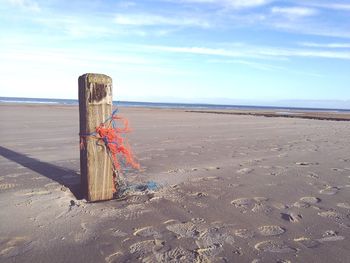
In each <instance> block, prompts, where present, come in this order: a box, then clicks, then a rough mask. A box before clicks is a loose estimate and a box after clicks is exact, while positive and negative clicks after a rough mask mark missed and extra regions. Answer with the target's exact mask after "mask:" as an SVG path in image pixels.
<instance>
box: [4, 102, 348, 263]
mask: <svg viewBox="0 0 350 263" xmlns="http://www.w3.org/2000/svg"><path fill="white" fill-rule="evenodd" d="M120 113H121V115H122V116H124V117H126V118H128V119H129V121H130V125H131V127H132V129H133V132H132V133H131V134H130V135H129V137H128V138H129V142H130V144H131V145H132V147H133V150H134V153H135V155H136V157H137V159H138V160H139V162H140V164H141V170H140V171H132V172H131V171H130V172H128V173H127V174H125V176H126V179H127V180H128V182H129V183H130V184H139V183H145V182H147V181H154V182H156V183H157V184H158V185H159V186H160V188H159V189H158V190H156V191H135V192H130V193H129V194H128V195H127V196H126V197H124V198H122V199H121V200H112V201H107V202H99V203H87V202H86V201H85V200H84V199H82V198H81V196H80V193H79V192H80V191H79V189H80V173H79V136H78V133H79V127H78V126H79V120H78V117H79V116H78V107H77V106H57V105H51V106H48V105H11V104H0V121H1V123H2V124H1V129H0V138H1V139H0V141H1V143H0V145H1V146H0V167H1V169H0V208H1V209H0V220H1V224H0V262H4V263H5V262H37V263H39V262H51V263H54V262H108V263H110V262H252V263H253V262H254V263H258V262H276V263H277V262H285V263H287V262H349V258H350V252H349V251H350V151H349V142H350V133H349V130H350V122H347V121H329V120H314V119H300V118H284V117H281V118H266V117H263V116H250V115H233V114H213V113H197V112H186V111H185V110H179V109H177V110H176V109H150V108H121V109H120ZM270 117H271V116H270ZM339 118H340V117H339ZM341 118H343V117H341Z"/></svg>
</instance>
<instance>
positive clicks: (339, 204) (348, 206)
mask: <svg viewBox="0 0 350 263" xmlns="http://www.w3.org/2000/svg"><path fill="white" fill-rule="evenodd" d="M337 207H341V208H345V209H350V204H349V203H338V204H337Z"/></svg>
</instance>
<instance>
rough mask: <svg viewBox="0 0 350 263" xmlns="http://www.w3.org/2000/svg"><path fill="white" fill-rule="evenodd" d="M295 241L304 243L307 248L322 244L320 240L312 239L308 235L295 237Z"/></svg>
mask: <svg viewBox="0 0 350 263" xmlns="http://www.w3.org/2000/svg"><path fill="white" fill-rule="evenodd" d="M294 241H295V242H297V243H299V244H301V245H303V246H304V247H306V248H315V247H318V246H319V245H320V242H318V241H317V240H314V239H310V238H308V237H299V238H295V239H294Z"/></svg>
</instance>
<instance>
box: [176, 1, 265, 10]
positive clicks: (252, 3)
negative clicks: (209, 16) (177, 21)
mask: <svg viewBox="0 0 350 263" xmlns="http://www.w3.org/2000/svg"><path fill="white" fill-rule="evenodd" d="M181 2H186V3H202V4H205V3H209V4H218V5H223V6H226V7H233V8H253V7H258V6H263V5H266V4H269V3H270V2H272V0H182V1H181Z"/></svg>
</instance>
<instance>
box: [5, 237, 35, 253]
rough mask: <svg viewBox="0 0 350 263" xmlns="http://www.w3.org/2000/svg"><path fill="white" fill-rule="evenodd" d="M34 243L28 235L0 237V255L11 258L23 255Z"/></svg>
mask: <svg viewBox="0 0 350 263" xmlns="http://www.w3.org/2000/svg"><path fill="white" fill-rule="evenodd" d="M35 245H36V242H35V241H31V240H30V239H29V238H28V237H13V238H0V257H1V258H12V257H16V256H19V255H23V254H24V253H26V252H28V251H29V250H31V249H33V248H34V246H35Z"/></svg>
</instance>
